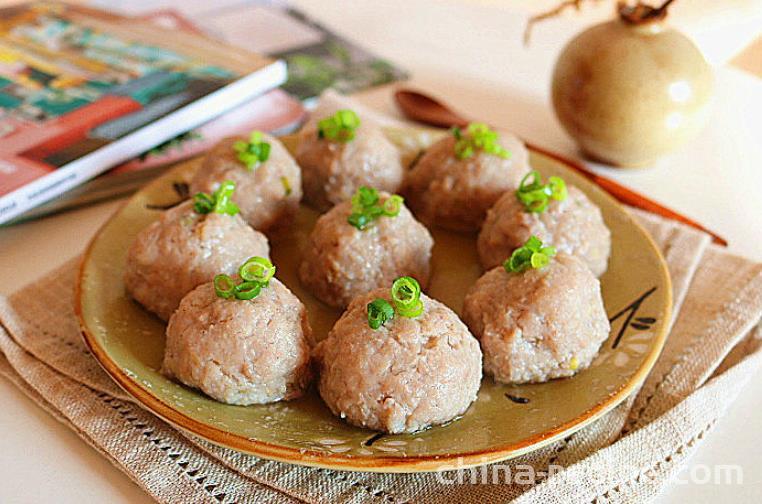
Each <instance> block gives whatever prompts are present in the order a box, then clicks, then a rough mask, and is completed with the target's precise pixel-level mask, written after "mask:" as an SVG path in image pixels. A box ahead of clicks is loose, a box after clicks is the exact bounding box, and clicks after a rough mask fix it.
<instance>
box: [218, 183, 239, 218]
mask: <svg viewBox="0 0 762 504" xmlns="http://www.w3.org/2000/svg"><path fill="white" fill-rule="evenodd" d="M233 191H235V182H233V181H231V180H226V181H224V182H223V183H222V184H220V187H218V188H217V190H216V191H214V195H213V197H214V211H215V213H219V214H223V213H225V214H228V215H235V214H237V213H238V206H237V205H236V204H235V203H233V201H232V200H231V198H232V197H233Z"/></svg>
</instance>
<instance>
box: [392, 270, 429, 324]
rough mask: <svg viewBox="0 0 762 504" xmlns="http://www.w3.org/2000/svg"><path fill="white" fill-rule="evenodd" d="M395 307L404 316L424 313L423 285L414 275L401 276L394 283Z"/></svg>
mask: <svg viewBox="0 0 762 504" xmlns="http://www.w3.org/2000/svg"><path fill="white" fill-rule="evenodd" d="M392 301H393V302H394V308H395V310H396V312H397V313H398V314H399V315H402V316H403V317H408V318H412V317H417V316H418V315H420V314H421V313H423V302H422V301H421V286H420V285H419V284H418V281H417V280H416V279H415V278H413V277H407V276H404V277H399V278H398V279H397V280H395V281H394V283H393V284H392Z"/></svg>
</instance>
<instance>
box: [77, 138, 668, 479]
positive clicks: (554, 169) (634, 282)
mask: <svg viewBox="0 0 762 504" xmlns="http://www.w3.org/2000/svg"><path fill="white" fill-rule="evenodd" d="M390 135H391V136H393V137H394V136H395V135H397V136H396V137H395V140H396V141H397V142H398V144H399V145H400V146H401V148H403V150H404V151H405V156H407V157H408V158H410V157H413V156H414V155H415V153H416V149H417V148H418V147H419V146H420V145H425V144H426V143H428V141H430V140H431V138H427V137H426V136H425V135H424V136H423V137H415V136H410V135H404V134H403V135H401V136H400V135H399V132H390ZM531 163H532V166H533V167H534V168H535V169H537V170H539V171H541V172H542V173H543V174H545V175H550V174H557V175H561V176H563V177H564V178H565V179H566V180H567V181H568V182H570V183H573V184H575V185H577V186H578V187H580V188H581V189H582V190H583V191H585V193H587V195H588V196H589V197H590V198H591V199H592V200H593V201H594V202H595V203H597V204H598V205H599V206H600V207H601V210H602V211H603V216H604V219H605V220H606V224H607V225H608V227H609V228H610V229H611V231H612V236H613V250H612V257H611V261H610V263H609V269H608V271H607V272H606V274H605V275H604V276H603V277H602V279H601V283H602V290H603V299H604V302H605V305H606V311H607V313H608V314H609V317H610V318H611V334H610V336H609V339H608V340H607V341H606V342H605V343H604V344H603V346H602V348H601V352H600V355H599V356H598V358H597V359H595V362H594V363H593V364H592V366H591V367H590V368H589V369H586V370H583V371H581V372H580V373H579V374H578V375H577V376H575V377H573V378H569V379H562V380H555V381H551V382H549V383H543V384H533V385H521V386H506V385H498V384H495V383H494V382H493V381H492V379H491V378H488V377H485V379H484V380H483V382H482V386H481V390H480V391H479V396H478V399H477V400H476V402H475V403H474V404H473V405H472V406H471V407H470V408H469V410H468V411H467V412H466V414H465V415H464V416H463V417H462V418H460V419H458V420H457V421H454V422H451V423H449V424H448V425H445V426H439V427H434V428H431V429H428V430H425V431H423V432H420V433H417V434H406V435H382V434H378V433H376V432H373V431H370V430H364V429H360V428H356V427H352V426H350V425H348V424H347V423H345V422H343V421H342V420H340V419H339V418H336V417H335V416H333V415H332V414H331V413H330V411H329V410H328V408H327V407H326V406H325V405H324V404H323V403H322V402H321V400H320V397H319V396H318V394H317V392H316V391H315V389H314V388H313V389H312V390H310V392H309V393H308V394H307V395H306V397H304V398H302V399H298V400H294V401H290V402H281V403H277V404H272V405H265V406H248V407H243V406H229V405H225V404H221V403H218V402H216V401H214V400H212V399H210V398H209V397H207V396H205V395H204V394H203V393H201V392H199V391H197V390H193V389H190V388H187V387H184V386H182V385H179V384H178V383H175V382H173V381H171V380H168V379H167V378H165V377H164V376H163V375H162V374H161V373H160V372H159V369H160V367H161V361H162V354H163V349H164V328H165V326H164V323H162V322H161V321H160V320H159V319H157V318H155V317H154V316H152V315H151V314H150V313H148V312H147V311H145V310H144V309H142V308H141V307H140V306H139V305H138V304H136V303H135V302H134V301H132V300H131V299H130V297H129V296H128V295H127V293H126V292H125V288H124V284H123V283H122V272H123V270H124V263H125V257H126V253H127V249H128V247H129V246H130V244H131V242H132V240H133V239H134V237H135V235H136V234H137V233H138V231H140V230H141V229H142V228H143V227H145V226H146V225H148V224H149V223H150V222H152V221H153V220H155V219H157V218H158V217H159V215H160V213H161V212H160V211H159V210H157V209H156V208H157V207H162V206H166V205H171V204H173V203H175V202H176V201H178V200H179V199H180V196H179V195H178V193H180V194H182V193H183V191H182V188H183V187H186V188H187V185H185V184H187V182H188V180H189V178H190V177H191V176H192V174H193V172H194V170H195V169H196V167H197V166H198V161H190V162H188V163H185V164H182V165H179V166H177V167H176V168H175V169H173V170H172V171H170V172H169V173H167V174H166V175H164V176H163V177H161V178H160V179H157V180H156V181H155V182H153V183H152V184H150V185H149V186H147V187H146V188H145V189H143V190H142V191H140V192H139V193H137V194H136V195H135V196H134V197H133V198H132V199H131V200H130V201H129V202H128V203H127V204H126V205H125V206H124V207H123V208H122V209H121V210H120V211H119V212H117V213H116V215H114V217H112V218H111V220H110V221H109V222H108V223H106V225H105V226H104V227H103V228H102V229H101V231H100V232H99V233H98V235H97V236H96V237H95V238H94V239H93V241H92V243H91V244H90V246H89V248H88V250H87V252H86V254H85V258H84V261H83V263H82V269H81V273H80V278H79V292H78V296H77V299H78V307H77V309H78V310H77V311H78V314H79V317H80V322H81V326H82V331H83V334H84V337H85V340H86V342H87V345H88V346H89V347H90V349H91V350H92V352H93V354H94V355H95V358H96V359H98V361H99V362H100V363H101V365H102V366H103V368H104V369H105V370H106V371H107V372H108V373H109V374H110V375H111V376H112V377H113V379H114V380H116V382H117V383H118V384H119V385H121V386H122V387H123V388H124V389H125V390H126V391H127V392H129V393H130V394H132V395H133V396H135V398H136V399H137V400H138V401H140V402H141V403H142V404H143V405H144V406H145V407H146V408H148V409H150V410H151V411H153V412H154V413H156V414H157V415H159V416H160V417H163V418H164V419H166V420H167V421H169V422H170V423H172V424H174V425H176V426H178V427H180V428H181V429H184V430H186V431H188V432H191V433H193V434H196V435H198V436H201V437H203V438H206V439H208V440H209V441H211V442H213V443H217V444H220V445H224V446H227V447H230V448H233V449H236V450H239V451H242V452H248V453H252V454H255V455H258V456H261V457H265V458H270V459H275V460H281V461H285V462H291V463H295V464H304V465H311V466H319V467H325V468H335V469H350V470H358V471H379V472H416V471H433V470H438V469H442V468H445V467H448V466H453V465H454V464H456V463H457V464H459V465H460V467H468V466H472V465H477V464H483V463H487V462H494V461H497V460H502V459H506V458H510V457H515V456H517V455H520V454H522V453H526V452H528V451H531V450H534V449H537V448H539V447H540V446H543V445H545V444H547V443H550V442H552V441H554V440H556V439H559V438H561V437H564V436H567V435H569V434H570V433H571V432H573V431H575V430H577V429H580V428H581V427H583V426H584V425H586V424H588V423H590V422H592V421H593V420H595V419H596V418H598V417H600V416H601V415H603V414H604V413H605V412H607V411H609V410H611V409H612V408H613V407H615V406H616V405H617V404H618V403H619V402H621V401H622V400H623V399H624V398H625V397H626V396H627V395H628V394H629V393H630V392H632V391H633V390H634V389H635V388H636V387H637V386H638V384H639V383H640V382H642V381H643V379H644V378H645V376H646V374H647V373H648V371H649V370H650V368H651V366H652V365H653V363H654V361H655V360H656V357H657V356H658V354H659V351H660V350H661V348H662V345H663V343H664V338H665V334H666V329H667V324H668V321H669V318H670V311H671V305H672V302H671V287H670V280H669V275H668V273H667V268H666V265H665V263H664V260H663V258H662V256H661V255H660V253H659V252H658V250H657V249H656V247H655V246H654V244H653V242H652V241H651V239H650V238H649V237H648V235H647V234H646V232H645V231H644V230H643V229H642V228H641V227H640V226H639V225H638V224H636V223H635V222H634V221H633V219H632V217H630V215H628V214H627V213H626V212H625V210H624V209H623V208H622V207H620V206H619V205H618V204H617V203H616V202H615V201H614V200H613V199H612V198H610V197H609V196H608V195H606V194H605V193H603V192H602V191H600V190H599V189H598V188H597V187H595V186H593V185H591V184H590V183H588V182H587V181H586V180H584V179H583V178H582V177H580V176H578V175H577V174H576V173H575V172H573V171H572V170H571V169H570V168H568V162H566V161H564V160H562V159H560V158H558V157H556V156H553V155H551V154H548V153H544V152H541V151H540V150H538V149H532V152H531ZM316 218H317V214H316V213H315V212H314V211H312V210H310V209H308V208H306V207H302V209H301V211H300V214H299V216H298V220H297V223H296V224H295V226H294V227H293V229H292V230H291V231H290V233H289V234H286V235H283V236H280V237H277V238H275V239H273V240H272V241H271V248H272V258H273V261H274V263H275V264H276V266H277V268H278V272H277V276H278V278H279V279H280V280H282V281H283V282H284V283H285V284H286V285H287V286H288V287H289V288H290V289H291V290H292V291H293V292H294V293H295V294H296V295H297V296H299V298H301V300H302V301H303V302H304V303H305V305H306V306H307V309H308V311H309V317H310V322H311V324H312V327H313V330H314V333H315V334H316V337H317V338H318V339H322V338H323V337H325V335H326V334H327V333H328V331H329V329H330V328H331V326H332V324H333V322H334V321H335V320H336V319H337V318H338V317H339V315H340V312H339V311H337V310H335V309H331V308H328V307H326V306H325V305H323V304H321V303H320V302H319V301H317V300H316V299H315V298H313V297H312V296H311V295H310V294H309V293H308V292H307V291H306V290H305V289H304V288H302V286H301V285H300V284H299V280H298V278H297V274H296V271H297V265H298V262H299V251H300V250H301V249H302V248H303V246H304V243H305V242H306V240H307V236H308V234H309V232H310V230H311V229H312V226H313V224H314V222H315V219H316ZM432 234H433V236H434V240H435V245H434V251H433V258H432V262H433V276H432V281H431V287H430V289H428V292H427V293H428V294H429V295H430V296H432V297H434V298H436V299H439V300H441V301H443V302H444V303H446V304H447V305H449V306H450V307H451V308H452V309H454V310H455V311H456V312H460V309H461V305H462V301H463V295H464V293H465V292H466V290H467V288H468V287H469V286H470V285H471V284H472V283H473V282H474V281H475V280H476V279H477V278H478V277H479V275H480V274H481V268H480V267H479V263H478V260H477V254H476V247H475V237H474V236H469V235H463V234H456V233H450V232H445V231H441V230H436V229H433V230H432Z"/></svg>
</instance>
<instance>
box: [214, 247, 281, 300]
mask: <svg viewBox="0 0 762 504" xmlns="http://www.w3.org/2000/svg"><path fill="white" fill-rule="evenodd" d="M274 275H275V266H273V263H271V262H270V260H269V259H266V258H264V257H259V256H254V257H250V258H248V259H247V260H246V262H244V263H243V264H242V265H241V267H240V268H238V276H240V277H241V279H242V280H243V281H242V282H240V283H236V281H235V280H234V279H233V278H232V277H230V276H228V275H224V274H220V275H217V276H216V277H214V291H215V292H216V293H217V296H219V297H221V298H225V299H230V298H232V297H235V298H236V299H241V300H249V299H254V298H255V297H257V296H259V293H260V292H261V291H262V289H263V288H265V287H267V286H268V285H270V280H271V279H272V277H273V276H274Z"/></svg>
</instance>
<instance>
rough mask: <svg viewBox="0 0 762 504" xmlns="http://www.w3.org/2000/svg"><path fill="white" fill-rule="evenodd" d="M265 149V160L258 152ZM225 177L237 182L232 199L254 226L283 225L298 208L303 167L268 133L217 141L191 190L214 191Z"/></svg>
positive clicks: (270, 227) (255, 227)
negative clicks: (300, 167)
mask: <svg viewBox="0 0 762 504" xmlns="http://www.w3.org/2000/svg"><path fill="white" fill-rule="evenodd" d="M263 144H267V145H269V147H263ZM236 147H237V148H236ZM263 149H264V150H266V151H267V155H266V156H261V157H266V160H264V161H259V160H258V158H257V157H256V154H258V153H261V152H262V150H263ZM248 151H252V152H248ZM242 159H243V160H246V161H243V160H242ZM224 180H232V181H233V182H235V183H236V186H237V188H238V189H237V190H236V192H235V194H234V195H233V201H234V202H235V203H236V204H237V205H238V207H239V208H240V209H241V216H242V217H243V218H244V219H245V220H246V222H248V223H249V225H250V226H251V227H253V228H254V229H258V230H260V231H268V230H271V229H273V228H282V227H284V226H285V225H287V224H288V223H290V222H291V220H292V219H293V217H294V215H295V214H296V212H297V210H298V209H299V201H300V200H301V199H302V175H301V170H300V169H299V166H297V164H296V162H295V161H294V160H293V158H291V155H290V154H289V153H288V151H287V150H286V148H285V147H283V145H282V144H281V143H280V142H279V141H278V140H277V139H276V138H274V137H272V136H270V135H268V134H264V133H259V132H255V133H253V134H252V137H251V138H250V139H249V141H246V140H244V139H243V138H226V139H224V140H222V141H221V142H220V143H218V144H217V145H216V146H215V147H214V148H213V149H212V150H211V151H209V153H208V154H207V155H206V157H205V158H204V162H203V164H202V165H201V167H200V168H199V169H198V171H197V172H196V175H195V176H194V177H193V181H192V182H191V194H193V193H197V192H205V193H212V192H214V191H215V190H216V189H217V188H218V187H219V185H220V183H221V182H222V181H224Z"/></svg>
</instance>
